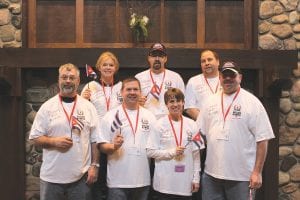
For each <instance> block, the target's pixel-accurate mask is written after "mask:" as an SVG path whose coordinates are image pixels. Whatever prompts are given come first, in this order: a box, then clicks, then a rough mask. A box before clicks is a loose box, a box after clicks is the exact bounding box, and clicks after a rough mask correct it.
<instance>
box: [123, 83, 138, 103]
mask: <svg viewBox="0 0 300 200" xmlns="http://www.w3.org/2000/svg"><path fill="white" fill-rule="evenodd" d="M121 95H122V97H123V102H124V104H125V107H126V108H128V109H136V108H137V106H138V104H139V103H138V101H139V98H140V97H141V88H140V85H139V82H137V81H130V82H126V83H125V84H124V86H123V89H122V91H121Z"/></svg>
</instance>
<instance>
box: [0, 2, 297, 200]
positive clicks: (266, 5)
mask: <svg viewBox="0 0 300 200" xmlns="http://www.w3.org/2000/svg"><path fill="white" fill-rule="evenodd" d="M21 4H22V1H21V0H0V48H9V47H14V48H19V47H21V46H22V41H21V31H22V30H21V25H22V15H21ZM299 20H300V1H299V0H260V1H259V25H258V42H259V44H258V45H259V49H278V50H295V49H297V50H298V60H299V62H298V66H297V68H296V69H295V70H294V71H293V74H292V75H291V79H292V81H293V87H292V88H291V90H290V91H282V95H281V99H280V116H279V119H280V128H279V169H280V171H279V198H278V199H280V200H289V199H291V200H296V199H300V137H299V135H300V51H299V50H300V22H299ZM292 67H294V68H295V67H296V66H292ZM41 81H42V80H41ZM41 85H42V86H40V85H39V86H32V87H31V88H28V89H27V91H26V99H27V102H26V115H27V116H26V122H25V124H26V138H28V135H29V131H30V128H31V125H32V122H33V120H34V117H35V115H36V112H37V110H38V109H39V107H40V105H41V104H42V103H43V102H44V101H45V100H46V99H48V98H50V97H52V96H53V95H55V94H56V93H57V85H56V84H53V85H50V86H47V84H41ZM41 153H42V149H40V148H36V147H34V146H33V145H32V144H31V143H30V142H29V141H28V140H26V161H25V172H26V175H27V178H26V199H28V200H29V199H30V200H35V199H39V171H40V166H41V161H42V154H41Z"/></svg>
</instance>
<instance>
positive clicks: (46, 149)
mask: <svg viewBox="0 0 300 200" xmlns="http://www.w3.org/2000/svg"><path fill="white" fill-rule="evenodd" d="M79 75H80V72H79V69H78V68H77V67H76V66H75V65H73V64H71V63H68V64H64V65H62V66H60V68H59V78H58V86H59V94H57V95H55V96H54V97H52V98H51V99H49V100H48V101H46V102H45V103H44V104H43V105H42V106H41V108H40V109H39V111H38V112H37V115H36V117H35V120H34V122H33V125H32V128H31V132H30V136H29V139H30V140H31V141H32V142H33V144H34V145H36V146H40V147H42V148H43V163H42V166H41V172H40V198H41V200H65V199H68V200H88V199H90V188H89V185H91V184H92V183H94V182H95V181H96V180H97V173H98V167H99V163H98V158H99V153H98V149H97V143H98V141H99V137H100V136H99V134H100V130H99V120H98V115H97V111H96V109H95V107H94V106H93V104H91V103H90V102H89V101H88V100H86V99H84V98H83V97H81V96H80V95H77V89H78V86H79V83H80V76H79Z"/></svg>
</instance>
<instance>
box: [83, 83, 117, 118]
mask: <svg viewBox="0 0 300 200" xmlns="http://www.w3.org/2000/svg"><path fill="white" fill-rule="evenodd" d="M121 87H122V82H121V81H119V82H118V83H116V84H114V85H113V86H105V87H104V90H105V92H104V91H103V87H102V85H101V84H100V83H99V82H96V81H91V82H89V83H88V84H86V85H85V86H84V88H83V89H82V91H84V90H86V89H87V88H90V90H91V97H90V101H91V102H92V104H94V106H95V107H96V110H97V113H98V115H99V118H100V119H101V118H102V117H103V116H104V114H105V113H106V112H107V103H109V109H108V110H111V109H112V108H115V107H117V106H118V105H120V104H121V103H122V96H121Z"/></svg>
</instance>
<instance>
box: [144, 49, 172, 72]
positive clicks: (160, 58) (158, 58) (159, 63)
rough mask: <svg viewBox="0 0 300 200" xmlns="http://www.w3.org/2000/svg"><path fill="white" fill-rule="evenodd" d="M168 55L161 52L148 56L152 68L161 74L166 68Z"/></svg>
mask: <svg viewBox="0 0 300 200" xmlns="http://www.w3.org/2000/svg"><path fill="white" fill-rule="evenodd" d="M167 60H168V59H167V56H164V55H161V54H156V55H155V54H154V55H151V56H150V55H149V56H148V63H149V65H150V70H151V71H152V72H153V73H156V74H159V73H161V72H162V71H163V70H164V69H165V64H166V62H167Z"/></svg>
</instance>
